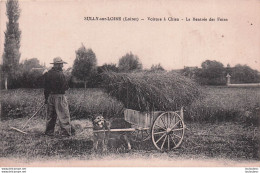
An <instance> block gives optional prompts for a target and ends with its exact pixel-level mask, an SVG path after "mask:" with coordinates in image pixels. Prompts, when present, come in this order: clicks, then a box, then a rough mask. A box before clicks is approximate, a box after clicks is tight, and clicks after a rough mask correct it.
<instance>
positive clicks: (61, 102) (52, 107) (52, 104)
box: [44, 57, 72, 136]
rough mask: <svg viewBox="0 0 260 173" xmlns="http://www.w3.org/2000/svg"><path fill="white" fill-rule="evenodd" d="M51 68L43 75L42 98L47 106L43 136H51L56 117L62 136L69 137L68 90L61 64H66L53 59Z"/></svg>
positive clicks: (58, 58)
mask: <svg viewBox="0 0 260 173" xmlns="http://www.w3.org/2000/svg"><path fill="white" fill-rule="evenodd" d="M51 64H53V68H52V69H51V70H49V71H48V72H47V73H45V82H44V96H45V104H47V125H46V130H45V134H46V135H48V136H53V134H54V128H55V124H56V120H57V117H58V120H59V124H60V127H61V135H62V136H71V130H72V129H71V123H70V113H69V107H68V102H67V98H66V96H65V91H66V90H68V89H69V87H68V83H67V81H66V79H65V75H64V74H63V72H62V68H63V64H67V63H66V62H64V61H63V60H62V59H61V58H60V57H56V58H54V59H53V63H51Z"/></svg>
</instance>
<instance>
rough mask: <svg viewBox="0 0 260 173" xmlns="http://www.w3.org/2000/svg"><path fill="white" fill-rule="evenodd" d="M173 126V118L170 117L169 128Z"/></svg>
mask: <svg viewBox="0 0 260 173" xmlns="http://www.w3.org/2000/svg"><path fill="white" fill-rule="evenodd" d="M171 124H172V116H171V115H170V122H169V127H170V125H171Z"/></svg>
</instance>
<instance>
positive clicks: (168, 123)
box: [167, 112, 170, 127]
mask: <svg viewBox="0 0 260 173" xmlns="http://www.w3.org/2000/svg"><path fill="white" fill-rule="evenodd" d="M169 125H170V124H169V112H167V127H169Z"/></svg>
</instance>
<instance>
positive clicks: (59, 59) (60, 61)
mask: <svg viewBox="0 0 260 173" xmlns="http://www.w3.org/2000/svg"><path fill="white" fill-rule="evenodd" d="M50 64H67V63H66V62H64V61H63V60H62V59H61V57H56V58H53V63H50Z"/></svg>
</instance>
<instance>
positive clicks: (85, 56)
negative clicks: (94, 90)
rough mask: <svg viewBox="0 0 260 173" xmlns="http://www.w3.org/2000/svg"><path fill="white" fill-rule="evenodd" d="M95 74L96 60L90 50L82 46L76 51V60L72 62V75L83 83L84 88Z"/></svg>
mask: <svg viewBox="0 0 260 173" xmlns="http://www.w3.org/2000/svg"><path fill="white" fill-rule="evenodd" d="M96 72H97V59H96V55H95V53H94V52H93V51H92V49H86V47H85V46H84V45H83V44H82V46H81V47H80V48H79V49H78V50H77V51H76V59H75V60H74V64H73V70H72V75H73V76H75V77H76V78H77V79H80V80H82V81H84V87H85V88H86V85H87V81H88V80H90V79H91V77H92V76H93V75H95V74H96Z"/></svg>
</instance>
